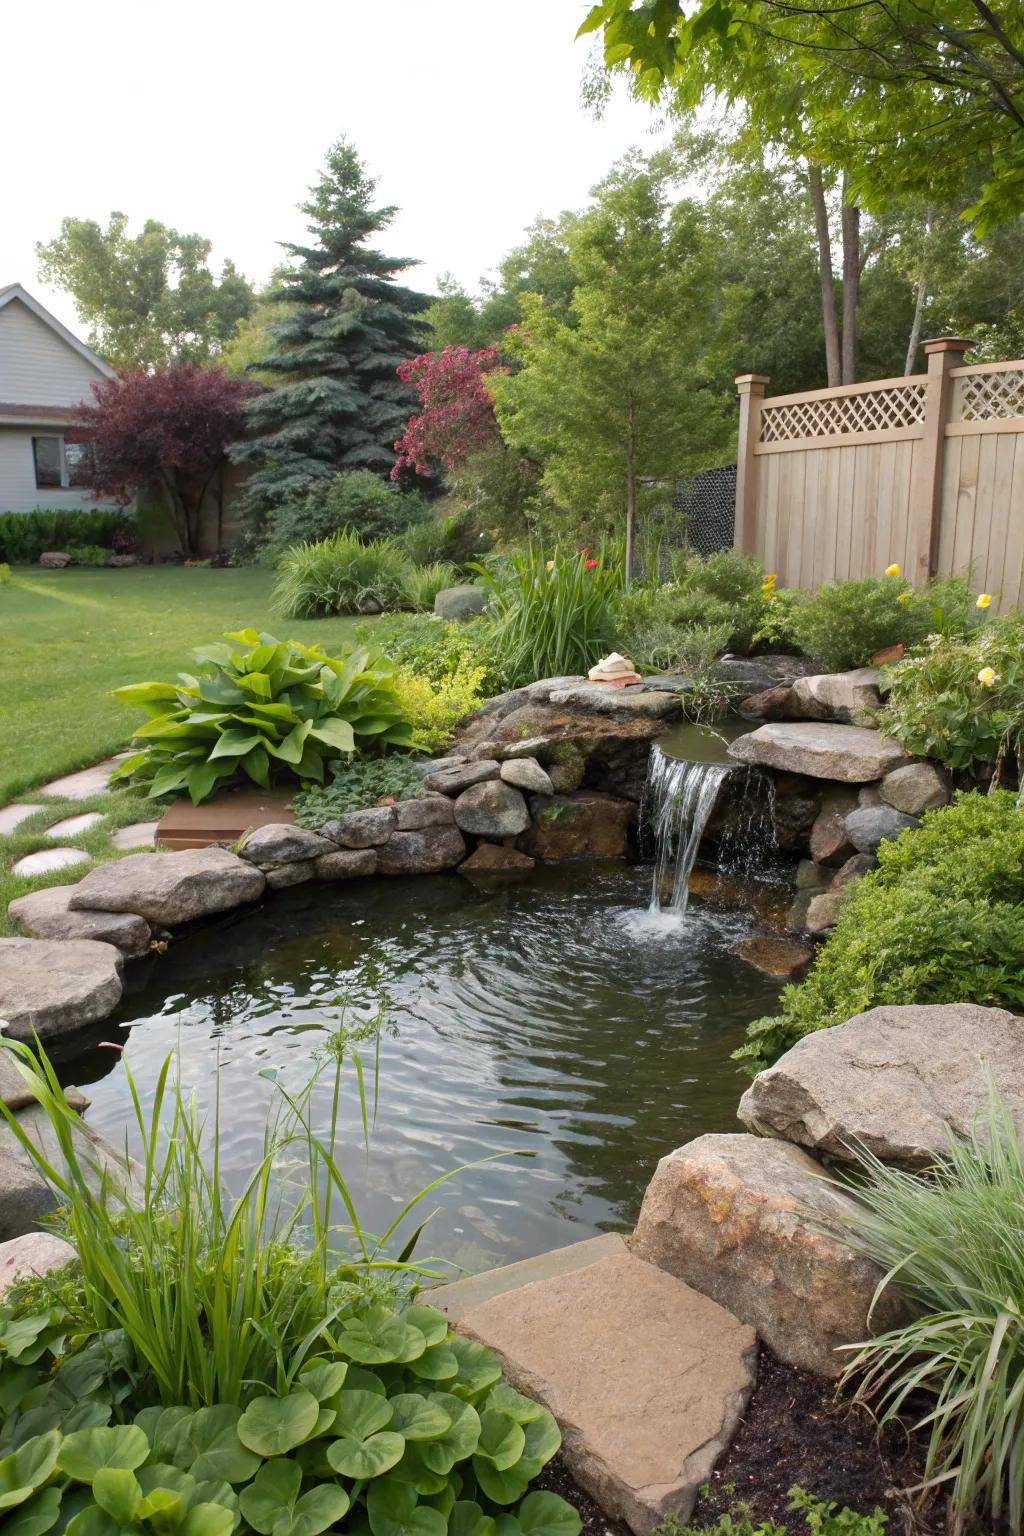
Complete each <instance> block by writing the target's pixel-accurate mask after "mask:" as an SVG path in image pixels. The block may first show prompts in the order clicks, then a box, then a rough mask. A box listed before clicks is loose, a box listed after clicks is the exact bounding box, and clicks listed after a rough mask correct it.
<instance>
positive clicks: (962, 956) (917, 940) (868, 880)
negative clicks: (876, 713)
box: [736, 789, 1024, 1072]
mask: <svg viewBox="0 0 1024 1536" xmlns="http://www.w3.org/2000/svg"><path fill="white" fill-rule="evenodd" d="M848 889H849V894H848V895H847V897H846V899H845V901H844V903H843V906H842V908H841V910H840V913H839V917H838V920H837V922H836V926H835V930H834V932H833V934H832V936H831V937H830V938H829V940H828V941H827V943H826V944H825V945H824V946H823V947H822V948H821V949H820V950H819V952H818V957H817V959H816V961H815V963H814V965H813V967H812V969H811V970H810V972H809V973H808V975H807V977H806V979H805V980H804V981H802V982H801V983H799V985H796V986H788V987H787V988H786V989H785V991H784V992H783V994H782V1011H781V1013H780V1014H778V1015H773V1016H771V1017H768V1018H763V1019H757V1020H755V1021H754V1023H753V1024H751V1026H750V1028H749V1030H748V1039H747V1042H746V1044H745V1045H743V1046H741V1047H740V1049H739V1050H738V1051H737V1052H736V1056H737V1058H738V1059H739V1060H741V1061H742V1062H743V1063H744V1065H745V1066H748V1067H749V1068H750V1069H751V1071H754V1072H757V1071H760V1070H761V1068H762V1067H766V1066H769V1065H770V1064H771V1063H772V1062H773V1061H776V1060H777V1059H778V1057H779V1056H781V1055H782V1053H783V1052H784V1051H786V1050H788V1049H789V1047H790V1046H791V1045H793V1044H794V1042H795V1041H797V1040H799V1039H800V1038H801V1036H803V1035H806V1034H810V1033H811V1032H813V1031H814V1030H817V1029H827V1028H828V1027H829V1026H830V1025H832V1024H841V1023H842V1022H843V1021H844V1020H845V1019H848V1018H851V1017H852V1016H853V1015H854V1014H857V1013H863V1012H864V1011H865V1009H868V1008H874V1007H875V1006H877V1005H878V1004H880V1003H954V1002H968V1003H984V1004H991V1005H992V1006H995V1007H1001V1008H1009V1009H1011V1010H1012V1011H1013V1012H1020V1011H1021V1010H1024V809H1022V808H1021V806H1020V804H1019V803H1018V800H1017V797H1016V796H1015V795H1013V794H1011V793H1010V792H1009V791H1008V790H1003V789H1000V790H994V791H993V792H992V793H991V794H988V795H981V794H977V793H960V794H958V795H957V796H956V797H955V798H954V801H953V803H952V804H951V805H948V806H944V807H942V808H941V809H939V810H934V811H929V812H928V813H927V814H926V815H925V816H924V818H923V820H922V822H921V826H920V828H918V829H912V830H910V831H907V832H904V833H902V834H901V836H900V837H898V838H897V839H896V840H895V841H892V842H884V843H882V844H881V845H880V847H879V849H878V868H877V869H875V870H871V871H869V873H868V874H866V875H865V876H864V878H863V879H862V880H859V881H857V882H856V883H855V884H854V885H853V886H852V887H850V888H848Z"/></svg>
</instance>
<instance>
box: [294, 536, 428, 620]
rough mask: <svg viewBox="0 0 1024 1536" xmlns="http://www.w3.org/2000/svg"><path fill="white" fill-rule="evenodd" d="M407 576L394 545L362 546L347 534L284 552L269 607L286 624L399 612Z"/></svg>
mask: <svg viewBox="0 0 1024 1536" xmlns="http://www.w3.org/2000/svg"><path fill="white" fill-rule="evenodd" d="M410 572H411V566H410V563H409V560H408V558H407V557H406V555H405V554H404V553H403V552H402V550H401V549H400V548H399V546H398V545H397V544H396V543H395V542H394V541H393V540H392V539H373V540H371V542H370V543H369V544H364V543H363V542H362V540H361V539H360V538H359V536H358V534H356V533H355V532H354V531H353V530H352V529H350V528H346V529H344V530H343V531H342V532H341V533H335V534H332V535H331V537H330V538H328V539H322V540H321V541H320V543H319V544H296V545H295V546H294V547H293V548H292V549H289V550H286V551H285V553H284V555H282V557H281V559H280V561H279V562H278V567H277V583H276V585H275V587H274V598H273V601H274V605H275V607H276V608H277V609H278V611H279V612H280V613H281V614H283V615H284V617H285V618H286V619H316V618H320V617H322V616H324V615H327V614H333V613H366V612H367V611H371V612H377V611H379V610H380V609H382V608H384V609H387V608H403V607H405V606H406V602H407V597H406V591H407V583H408V580H409V576H410Z"/></svg>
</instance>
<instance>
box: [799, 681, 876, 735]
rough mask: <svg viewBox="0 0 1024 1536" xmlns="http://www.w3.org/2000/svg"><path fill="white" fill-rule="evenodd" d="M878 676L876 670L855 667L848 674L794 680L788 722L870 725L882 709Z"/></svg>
mask: <svg viewBox="0 0 1024 1536" xmlns="http://www.w3.org/2000/svg"><path fill="white" fill-rule="evenodd" d="M879 676H880V674H879V672H878V669H877V668H876V667H857V668H856V669H855V670H854V671H852V672H822V673H820V674H819V675H817V676H816V677H798V678H797V680H796V682H795V683H794V684H793V694H792V700H791V704H790V711H791V712H790V718H793V716H796V717H797V718H803V719H806V720H837V721H839V722H841V723H842V724H844V725H871V724H872V723H873V721H874V718H875V715H876V714H877V712H878V711H879V709H881V707H882V696H881V694H880V693H879V691H878V682H879Z"/></svg>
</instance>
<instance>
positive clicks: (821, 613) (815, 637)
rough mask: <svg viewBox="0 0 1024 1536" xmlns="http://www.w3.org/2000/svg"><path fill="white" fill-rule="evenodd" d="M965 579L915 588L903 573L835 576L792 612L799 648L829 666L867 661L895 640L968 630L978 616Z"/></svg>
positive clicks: (836, 667) (913, 642)
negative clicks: (855, 577) (841, 578)
mask: <svg viewBox="0 0 1024 1536" xmlns="http://www.w3.org/2000/svg"><path fill="white" fill-rule="evenodd" d="M977 618H978V614H977V610H976V609H975V607H974V600H973V598H972V597H971V594H970V590H969V589H968V586H967V583H966V581H964V580H963V579H962V578H959V577H955V578H951V579H948V580H944V581H934V582H929V583H928V585H927V586H926V587H923V588H919V589H915V588H913V587H911V586H909V585H908V584H907V583H906V582H905V581H904V579H903V577H902V576H901V575H900V574H899V571H898V569H897V571H896V573H895V574H894V575H892V576H869V577H867V578H865V579H864V580H862V581H835V582H830V583H829V584H828V585H827V586H824V587H819V588H818V590H817V591H816V592H814V593H812V594H811V596H810V597H809V598H808V599H807V600H806V602H804V603H800V604H798V605H797V606H796V607H795V608H794V609H793V612H792V615H791V620H790V628H791V630H792V632H793V635H794V637H795V639H796V641H797V643H798V645H799V646H800V649H801V650H802V651H804V652H806V654H807V655H808V656H812V657H813V658H814V659H815V661H818V662H820V663H821V665H822V666H823V667H824V668H825V669H826V670H827V671H829V672H841V671H844V670H845V669H846V668H848V667H864V666H867V664H868V663H869V662H870V660H871V658H872V656H874V655H875V653H876V652H877V651H882V650H885V649H887V648H888V647H889V646H891V645H905V646H908V647H909V646H914V645H920V644H921V643H922V642H923V641H924V640H925V639H926V637H927V636H928V635H930V634H935V633H939V634H963V633H965V632H966V631H967V630H968V629H969V628H970V627H971V625H972V624H974V623H975V622H976V621H977Z"/></svg>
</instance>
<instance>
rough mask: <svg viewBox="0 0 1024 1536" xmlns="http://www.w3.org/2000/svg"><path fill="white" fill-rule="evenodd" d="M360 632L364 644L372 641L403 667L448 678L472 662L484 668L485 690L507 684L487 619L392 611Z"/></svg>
mask: <svg viewBox="0 0 1024 1536" xmlns="http://www.w3.org/2000/svg"><path fill="white" fill-rule="evenodd" d="M358 635H359V639H360V640H361V641H362V642H363V643H364V644H366V643H368V642H369V641H371V640H372V641H373V643H374V645H375V646H377V647H378V648H379V649H380V651H381V652H382V653H383V654H384V655H385V656H387V657H388V659H389V660H391V661H394V662H397V663H398V665H399V667H400V668H401V669H402V671H403V672H407V673H408V672H411V673H415V674H417V675H421V676H423V677H427V678H430V679H431V680H432V681H433V682H436V683H442V682H446V681H447V680H448V679H449V678H452V677H454V676H455V674H456V673H457V672H459V671H463V670H465V669H466V668H470V667H472V668H478V669H479V670H480V672H481V673H482V677H481V687H482V688H483V690H484V692H485V693H488V694H492V693H496V692H497V691H498V689H499V687H500V686H501V683H500V677H499V654H498V648H497V643H496V637H495V634H494V631H493V629H492V628H491V625H490V622H489V621H488V620H487V619H484V618H477V619H468V620H466V621H465V622H464V623H459V624H455V623H449V622H447V621H446V620H445V619H441V618H438V617H436V616H435V615H433V614H431V615H429V616H428V615H427V614H388V615H385V617H384V618H382V619H381V620H380V621H379V622H378V623H376V624H374V625H373V626H372V627H371V626H370V625H366V626H365V627H362V628H360V629H359V631H358Z"/></svg>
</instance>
